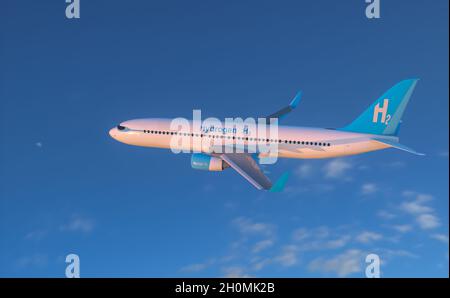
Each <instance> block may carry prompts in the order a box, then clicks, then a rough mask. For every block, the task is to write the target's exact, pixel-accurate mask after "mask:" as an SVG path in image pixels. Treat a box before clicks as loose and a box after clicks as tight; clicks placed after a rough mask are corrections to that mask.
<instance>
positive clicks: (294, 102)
mask: <svg viewBox="0 0 450 298" xmlns="http://www.w3.org/2000/svg"><path fill="white" fill-rule="evenodd" d="M301 98H302V92H301V91H299V92H298V93H297V94H296V95H295V97H294V99H292V100H291V102H290V103H289V105H288V106H286V107H284V108H282V109H281V110H279V111H277V112H275V113H273V114H271V115H269V116H267V117H266V120H267V123H268V124H270V119H272V118H277V119H281V118H284V117H285V116H286V115H287V114H289V113H290V112H291V111H292V110H294V109H295V108H296V107H297V106H298V104H299V102H300V99H301Z"/></svg>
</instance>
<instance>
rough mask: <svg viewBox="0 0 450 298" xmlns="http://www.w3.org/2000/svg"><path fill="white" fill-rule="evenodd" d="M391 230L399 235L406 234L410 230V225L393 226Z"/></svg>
mask: <svg viewBox="0 0 450 298" xmlns="http://www.w3.org/2000/svg"><path fill="white" fill-rule="evenodd" d="M392 228H393V229H394V230H396V231H398V232H400V233H406V232H409V231H411V230H412V226H411V225H393V226H392Z"/></svg>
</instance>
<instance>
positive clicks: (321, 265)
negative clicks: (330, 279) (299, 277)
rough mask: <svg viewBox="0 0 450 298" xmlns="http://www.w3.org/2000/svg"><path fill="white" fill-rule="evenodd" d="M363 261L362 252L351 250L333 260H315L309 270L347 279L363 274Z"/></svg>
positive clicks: (310, 264)
mask: <svg viewBox="0 0 450 298" xmlns="http://www.w3.org/2000/svg"><path fill="white" fill-rule="evenodd" d="M362 260H363V254H362V252H361V251H360V250H357V249H349V250H347V251H345V252H344V253H342V254H339V255H336V256H335V257H334V258H331V259H324V258H317V259H314V260H312V261H311V262H310V263H309V265H308V269H309V270H310V271H313V272H320V273H335V274H336V275H337V276H339V277H345V276H348V275H350V274H352V273H357V272H361V262H362Z"/></svg>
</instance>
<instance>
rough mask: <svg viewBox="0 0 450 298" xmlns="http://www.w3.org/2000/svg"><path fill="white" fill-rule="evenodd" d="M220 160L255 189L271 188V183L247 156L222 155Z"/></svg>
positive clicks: (240, 154)
mask: <svg viewBox="0 0 450 298" xmlns="http://www.w3.org/2000/svg"><path fill="white" fill-rule="evenodd" d="M220 158H222V159H223V160H224V161H225V162H226V163H227V164H229V165H230V167H232V168H233V169H235V170H236V172H238V173H239V174H240V175H241V176H242V177H244V178H245V179H247V181H248V182H250V183H251V184H253V186H255V187H256V188H257V189H266V190H269V189H270V188H271V187H272V182H271V181H270V180H269V178H267V176H266V175H264V173H263V172H262V171H261V168H260V167H259V166H258V164H257V163H256V161H255V160H254V159H253V158H252V157H251V156H250V155H249V154H246V153H224V154H221V155H220Z"/></svg>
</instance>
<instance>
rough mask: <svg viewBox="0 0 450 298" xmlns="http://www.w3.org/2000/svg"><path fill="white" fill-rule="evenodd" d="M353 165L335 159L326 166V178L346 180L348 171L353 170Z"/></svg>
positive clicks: (346, 161)
mask: <svg viewBox="0 0 450 298" xmlns="http://www.w3.org/2000/svg"><path fill="white" fill-rule="evenodd" d="M352 167H353V165H352V164H351V163H350V162H349V161H348V160H344V159H341V158H337V159H333V160H331V161H330V162H328V163H327V164H325V166H324V171H325V177H327V178H344V176H345V174H346V172H347V170H349V169H351V168H352Z"/></svg>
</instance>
